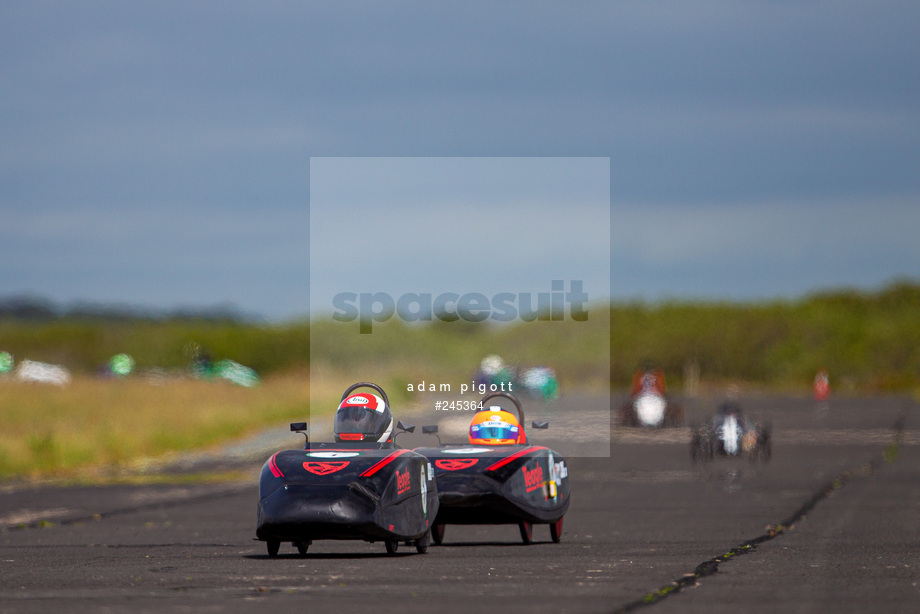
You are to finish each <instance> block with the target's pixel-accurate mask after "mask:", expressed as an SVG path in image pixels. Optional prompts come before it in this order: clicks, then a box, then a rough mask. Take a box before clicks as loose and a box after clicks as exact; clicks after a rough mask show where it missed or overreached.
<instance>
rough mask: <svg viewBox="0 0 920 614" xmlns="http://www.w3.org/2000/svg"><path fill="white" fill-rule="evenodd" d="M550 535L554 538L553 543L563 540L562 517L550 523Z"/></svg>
mask: <svg viewBox="0 0 920 614" xmlns="http://www.w3.org/2000/svg"><path fill="white" fill-rule="evenodd" d="M549 536H550V537H552V538H553V543H554V544H558V543H559V542H561V541H562V518H560V519H559V520H557V521H556V522H553V523H550V525H549Z"/></svg>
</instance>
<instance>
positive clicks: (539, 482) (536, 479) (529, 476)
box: [521, 465, 543, 492]
mask: <svg viewBox="0 0 920 614" xmlns="http://www.w3.org/2000/svg"><path fill="white" fill-rule="evenodd" d="M521 471H523V472H524V488H525V490H527V492H530V491H532V490H536V489H538V488H543V467H541V466H540V465H537V466H536V467H534V468H533V469H528V468H527V466H526V465H525V466H523V467H521Z"/></svg>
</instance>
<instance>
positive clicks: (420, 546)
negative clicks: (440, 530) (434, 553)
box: [415, 529, 431, 554]
mask: <svg viewBox="0 0 920 614" xmlns="http://www.w3.org/2000/svg"><path fill="white" fill-rule="evenodd" d="M430 542H431V529H428V532H427V533H425V534H424V535H423V536H422V537H421V538H419V539H417V540H415V550H416V552H418V553H419V554H425V553H426V552H427V551H428V544H429V543H430Z"/></svg>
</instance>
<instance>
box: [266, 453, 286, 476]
mask: <svg viewBox="0 0 920 614" xmlns="http://www.w3.org/2000/svg"><path fill="white" fill-rule="evenodd" d="M276 456H278V453H277V452H275V453H274V454H272V457H271V458H270V459H268V468H269V469H271V470H272V475H273V476H275V477H276V478H283V477H284V474H283V473H281V469H279V468H278V463H276V462H275V457H276Z"/></svg>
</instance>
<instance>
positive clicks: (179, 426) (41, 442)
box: [0, 372, 343, 479]
mask: <svg viewBox="0 0 920 614" xmlns="http://www.w3.org/2000/svg"><path fill="white" fill-rule="evenodd" d="M314 386H319V389H317V390H315V391H314V393H315V395H316V398H317V399H324V402H322V403H318V408H317V409H318V413H319V414H324V413H326V412H329V413H331V411H332V410H333V409H334V408H335V407H336V403H335V402H336V401H337V400H338V395H340V394H341V390H342V389H343V388H340V387H339V386H340V384H339V382H337V381H330V382H322V383H318V384H314ZM326 398H328V399H329V400H328V401H325V399H326ZM309 404H310V382H309V377H308V375H307V373H306V372H301V373H290V374H285V375H277V376H272V377H269V378H266V379H264V380H263V381H262V382H261V383H260V384H259V385H258V386H256V387H254V388H242V387H239V386H235V385H233V384H230V383H228V382H225V381H222V380H218V381H203V380H195V379H189V378H174V379H164V380H160V381H150V380H144V379H139V378H137V379H127V380H101V379H93V378H89V377H83V378H76V379H75V380H74V381H73V382H72V383H70V384H69V385H67V386H62V387H58V386H51V385H40V384H28V383H21V382H16V381H12V380H8V379H7V380H0V479H2V478H10V477H31V478H37V477H46V476H51V475H54V476H61V475H72V474H74V472H75V471H79V470H87V469H93V468H95V469H98V468H100V467H111V466H120V465H125V464H128V463H129V462H130V461H131V460H132V459H137V458H140V457H156V456H158V455H162V454H166V453H169V452H174V451H177V450H185V449H190V448H199V447H206V446H210V445H214V444H217V443H219V442H221V441H226V440H228V439H232V438H235V437H240V436H243V435H246V434H248V433H252V432H255V431H258V430H259V429H261V428H264V427H268V426H276V425H278V424H284V423H285V422H287V421H296V420H303V419H306V418H307V416H308V412H309ZM314 415H316V414H314Z"/></svg>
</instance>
